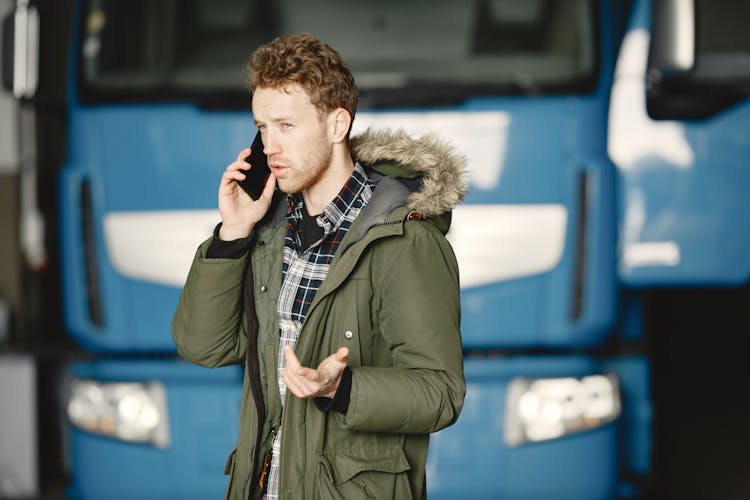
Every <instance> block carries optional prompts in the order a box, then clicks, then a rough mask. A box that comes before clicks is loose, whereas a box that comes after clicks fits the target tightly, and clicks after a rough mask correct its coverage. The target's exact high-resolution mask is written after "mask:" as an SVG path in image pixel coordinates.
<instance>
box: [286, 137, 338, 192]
mask: <svg viewBox="0 0 750 500" xmlns="http://www.w3.org/2000/svg"><path fill="white" fill-rule="evenodd" d="M326 146H327V144H326V143H324V142H323V141H321V142H320V143H319V145H318V147H315V148H312V151H310V152H309V155H308V157H307V159H306V160H305V165H304V166H300V165H296V164H290V165H289V166H290V167H291V168H290V169H289V174H291V175H288V176H287V177H286V178H283V179H280V178H277V179H276V182H277V184H278V186H279V189H280V190H281V191H283V192H284V193H287V194H296V193H301V192H302V191H304V190H306V189H308V188H309V187H311V186H314V185H315V184H316V183H318V181H320V179H322V178H323V177H324V176H325V174H326V172H327V171H328V167H329V166H330V165H331V159H332V157H333V152H332V151H331V149H330V148H329V147H326Z"/></svg>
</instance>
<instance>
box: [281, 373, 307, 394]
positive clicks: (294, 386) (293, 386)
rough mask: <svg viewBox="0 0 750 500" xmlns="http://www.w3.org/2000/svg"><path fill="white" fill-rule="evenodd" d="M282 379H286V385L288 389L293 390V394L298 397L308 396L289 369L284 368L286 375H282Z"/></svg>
mask: <svg viewBox="0 0 750 500" xmlns="http://www.w3.org/2000/svg"><path fill="white" fill-rule="evenodd" d="M281 379H282V380H283V381H284V385H286V388H287V390H290V391H292V394H294V395H295V396H297V397H298V398H304V397H305V396H306V395H305V393H304V392H303V390H302V389H301V388H300V386H299V384H298V383H297V381H296V380H294V378H293V377H291V376H290V375H289V373H288V372H287V370H284V375H282V377H281Z"/></svg>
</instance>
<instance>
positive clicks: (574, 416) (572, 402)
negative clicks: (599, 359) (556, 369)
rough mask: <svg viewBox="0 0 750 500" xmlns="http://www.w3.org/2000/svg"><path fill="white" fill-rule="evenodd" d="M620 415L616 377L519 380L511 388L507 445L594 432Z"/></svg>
mask: <svg viewBox="0 0 750 500" xmlns="http://www.w3.org/2000/svg"><path fill="white" fill-rule="evenodd" d="M619 415H620V391H619V388H618V381H617V377H615V376H614V375H591V376H588V377H583V378H536V379H529V378H515V379H513V380H511V382H510V385H509V386H508V393H507V399H506V406H505V443H506V444H507V445H508V446H519V445H521V444H524V443H527V442H534V441H545V440H548V439H555V438H559V437H562V436H565V435H568V434H572V433H576V432H581V431H585V430H589V429H594V428H596V427H600V426H602V425H605V424H608V423H609V422H612V421H613V420H615V419H616V418H617V417H618V416H619Z"/></svg>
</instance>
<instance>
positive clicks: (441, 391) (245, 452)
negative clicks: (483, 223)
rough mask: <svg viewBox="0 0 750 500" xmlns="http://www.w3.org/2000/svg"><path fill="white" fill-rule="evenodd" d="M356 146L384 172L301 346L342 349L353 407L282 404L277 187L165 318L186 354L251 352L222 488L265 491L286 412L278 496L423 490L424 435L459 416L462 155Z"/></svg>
mask: <svg viewBox="0 0 750 500" xmlns="http://www.w3.org/2000/svg"><path fill="white" fill-rule="evenodd" d="M350 146H351V151H352V154H353V155H354V157H355V158H356V159H357V160H358V161H359V162H360V163H361V164H362V165H364V166H366V167H367V168H368V175H370V177H371V178H372V179H374V180H376V181H377V183H378V184H377V187H376V188H375V191H374V193H373V197H372V199H371V200H370V202H369V204H368V205H367V207H366V208H365V210H363V211H362V213H361V214H360V215H359V217H358V218H357V220H355V221H354V223H353V225H352V227H351V229H350V230H349V232H348V233H347V235H346V237H345V238H344V241H343V242H342V243H341V245H340V247H339V249H338V252H337V254H336V256H335V258H334V261H333V263H332V265H331V267H330V270H329V272H328V275H327V277H326V279H325V281H324V282H323V284H322V286H321V288H320V290H319V291H318V293H317V295H316V296H315V300H314V302H313V303H312V305H311V306H310V308H309V310H308V314H307V318H306V320H305V322H304V324H303V325H302V330H301V334H300V337H299V340H298V342H297V345H296V348H295V352H296V354H297V356H298V358H299V360H300V362H301V363H302V365H303V366H311V367H316V366H317V365H318V364H319V363H320V362H321V361H322V360H323V359H324V358H325V357H326V356H329V355H330V354H332V353H334V352H335V351H336V350H337V349H338V348H339V347H341V346H346V347H348V348H349V366H350V368H351V370H352V387H351V394H350V402H349V408H348V411H347V413H346V414H342V413H337V412H335V411H330V412H322V411H321V410H319V409H318V408H317V406H316V405H315V403H314V401H313V400H310V399H299V398H297V397H295V396H294V395H293V394H292V393H291V391H287V395H286V401H285V407H284V411H283V417H282V411H281V408H282V406H281V401H280V398H279V388H278V383H277V356H278V349H279V334H278V321H277V317H276V300H277V298H278V295H279V291H280V288H281V266H282V254H283V246H284V236H285V233H286V220H285V219H284V214H285V211H286V204H285V202H284V201H283V197H280V198H281V199H280V200H279V202H278V203H275V204H274V205H272V207H271V209H270V210H269V214H268V215H267V217H266V219H265V220H264V221H263V223H262V224H260V225H259V227H257V229H256V230H255V233H254V236H253V239H252V242H253V243H252V246H251V250H250V252H249V254H247V255H245V256H244V257H242V258H240V259H221V258H206V251H207V249H208V246H209V245H210V242H211V240H210V239H209V240H208V241H206V242H204V243H203V244H202V245H201V246H200V247H199V248H198V251H197V254H196V256H195V259H194V261H193V265H192V267H191V269H190V273H189V275H188V278H187V282H186V284H185V288H184V289H183V292H182V295H181V297H180V301H179V305H178V307H177V311H176V313H175V317H174V320H173V324H172V334H173V337H174V340H175V342H176V344H177V347H178V350H179V353H180V354H181V355H182V356H183V357H184V358H185V359H187V360H189V361H191V362H193V363H197V364H199V365H202V366H207V367H217V366H224V365H229V364H235V363H243V362H244V363H246V369H245V380H244V389H243V397H242V407H241V416H240V426H239V439H238V442H237V447H236V448H235V450H233V451H232V453H231V454H230V456H229V459H228V460H227V464H226V470H225V473H226V474H229V475H230V479H229V484H228V486H227V493H226V497H227V498H230V499H247V498H258V497H259V496H260V494H261V491H260V489H259V488H258V486H257V484H258V479H259V477H260V475H261V469H262V467H263V462H264V457H265V456H266V455H267V454H268V453H270V450H271V443H272V440H273V435H274V433H275V431H276V429H278V427H279V426H280V425H281V423H282V421H283V426H284V434H283V438H282V443H281V463H280V492H279V493H280V498H282V499H302V498H305V499H316V500H317V499H329V498H330V499H346V500H351V499H356V498H379V499H388V498H397V499H408V498H424V497H425V496H426V486H425V462H426V457H427V445H428V440H429V433H431V432H435V431H438V430H440V429H442V428H444V427H446V426H448V425H451V424H452V423H454V422H455V421H456V419H457V418H458V415H459V412H460V411H461V407H462V405H463V399H464V394H465V389H466V388H465V383H464V377H463V362H462V357H461V338H460V331H459V323H460V307H459V284H458V267H457V264H456V259H455V256H454V254H453V251H452V249H451V247H450V245H449V244H448V242H447V240H446V239H445V237H444V234H445V233H446V232H447V230H448V227H449V224H450V211H451V209H452V208H453V207H454V206H455V205H456V204H457V203H459V202H460V200H461V198H462V197H463V195H464V193H465V190H466V188H465V185H464V183H463V181H462V175H463V168H464V161H463V159H462V158H460V157H458V156H456V155H455V154H454V153H453V152H452V151H451V150H450V149H449V148H448V147H446V146H445V145H443V144H441V143H440V142H439V141H437V140H436V139H435V138H432V137H423V138H421V139H416V140H413V139H411V138H409V137H408V136H407V135H405V134H403V133H400V132H399V133H393V132H390V131H380V132H369V131H368V132H367V133H365V134H363V135H362V136H359V137H356V138H353V139H352V140H351V144H350Z"/></svg>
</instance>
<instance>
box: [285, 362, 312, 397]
mask: <svg viewBox="0 0 750 500" xmlns="http://www.w3.org/2000/svg"><path fill="white" fill-rule="evenodd" d="M282 379H283V380H284V383H285V384H286V385H287V387H292V388H293V390H292V392H293V393H294V395H295V396H297V397H300V398H307V397H310V396H312V395H315V394H317V393H318V391H319V390H320V384H317V383H315V382H311V381H309V380H307V379H304V378H302V377H298V376H297V375H295V374H294V372H293V371H290V370H289V369H288V368H287V369H286V370H284V375H283V377H282Z"/></svg>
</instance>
